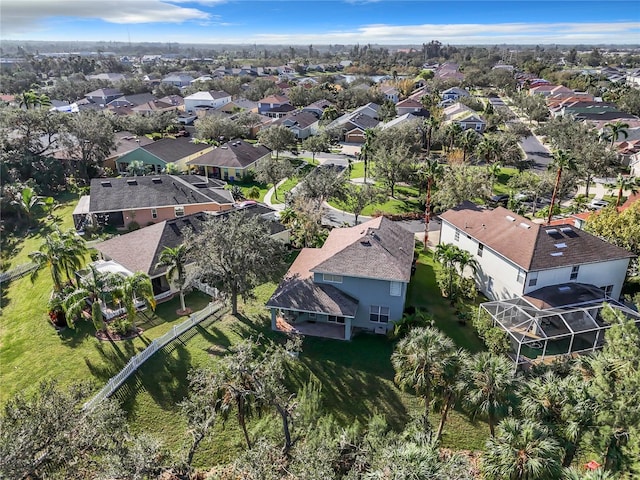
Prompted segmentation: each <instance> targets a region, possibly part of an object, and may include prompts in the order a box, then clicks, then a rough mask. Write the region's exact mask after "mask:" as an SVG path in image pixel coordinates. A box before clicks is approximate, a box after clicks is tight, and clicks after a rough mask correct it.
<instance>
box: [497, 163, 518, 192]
mask: <svg viewBox="0 0 640 480" xmlns="http://www.w3.org/2000/svg"><path fill="white" fill-rule="evenodd" d="M517 173H518V169H517V168H507V167H503V168H501V169H500V174H499V175H498V178H497V179H496V182H495V183H494V184H493V193H494V194H496V195H503V194H510V193H511V190H510V189H509V188H508V187H507V183H508V182H509V180H510V179H511V177H513V176H514V175H516V174H517Z"/></svg>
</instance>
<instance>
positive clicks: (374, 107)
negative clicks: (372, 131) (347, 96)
mask: <svg viewBox="0 0 640 480" xmlns="http://www.w3.org/2000/svg"><path fill="white" fill-rule="evenodd" d="M379 111H380V105H378V104H377V103H373V102H369V103H367V104H366V105H362V106H361V107H358V108H356V109H355V110H354V111H352V112H351V115H358V114H363V115H367V116H368V117H371V118H373V119H376V120H380V117H378V112H379Z"/></svg>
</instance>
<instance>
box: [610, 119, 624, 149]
mask: <svg viewBox="0 0 640 480" xmlns="http://www.w3.org/2000/svg"><path fill="white" fill-rule="evenodd" d="M604 128H605V130H606V129H608V130H609V131H610V133H608V134H606V138H609V139H610V140H611V145H610V146H611V148H613V144H614V143H616V142H617V141H618V138H619V137H620V135H622V136H623V137H624V138H627V137H628V136H629V130H628V129H629V124H628V123H624V122H622V121H620V120H617V121H615V122H613V123H605V125H604Z"/></svg>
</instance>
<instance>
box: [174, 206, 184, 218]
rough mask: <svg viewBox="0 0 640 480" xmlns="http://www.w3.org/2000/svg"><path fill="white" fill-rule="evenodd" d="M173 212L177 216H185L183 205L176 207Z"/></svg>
mask: <svg viewBox="0 0 640 480" xmlns="http://www.w3.org/2000/svg"><path fill="white" fill-rule="evenodd" d="M173 212H174V213H175V215H176V217H184V207H182V206H180V207H174V208H173Z"/></svg>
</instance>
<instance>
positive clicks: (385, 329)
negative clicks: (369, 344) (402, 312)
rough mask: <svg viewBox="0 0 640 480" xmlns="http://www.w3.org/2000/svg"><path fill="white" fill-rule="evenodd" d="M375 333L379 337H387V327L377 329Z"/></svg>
mask: <svg viewBox="0 0 640 480" xmlns="http://www.w3.org/2000/svg"><path fill="white" fill-rule="evenodd" d="M374 332H376V333H377V334H378V335H386V334H387V327H385V326H380V327H376V328H375V330H374Z"/></svg>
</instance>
